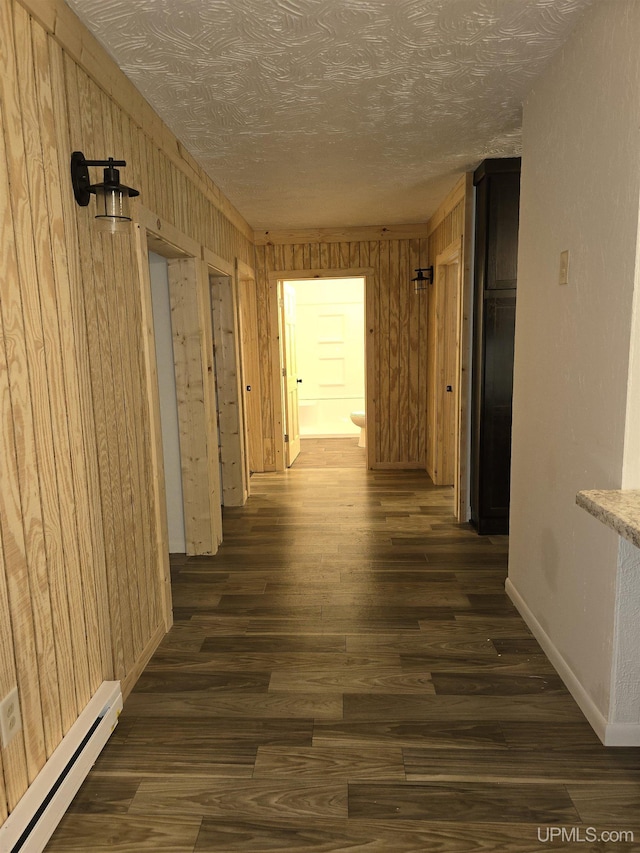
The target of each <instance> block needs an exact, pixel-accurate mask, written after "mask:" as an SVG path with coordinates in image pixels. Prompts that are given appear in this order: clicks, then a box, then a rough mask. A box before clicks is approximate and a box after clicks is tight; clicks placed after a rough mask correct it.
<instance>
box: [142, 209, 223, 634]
mask: <svg viewBox="0 0 640 853" xmlns="http://www.w3.org/2000/svg"><path fill="white" fill-rule="evenodd" d="M135 216H136V219H135V225H136V227H135V251H136V258H137V264H138V275H139V280H140V284H141V287H140V291H141V306H142V323H143V335H142V340H143V347H142V349H143V352H142V357H143V359H144V364H145V371H146V375H147V377H148V382H147V387H146V389H145V390H146V393H147V403H148V411H149V421H150V433H151V439H152V440H151V446H150V455H151V465H152V471H153V497H152V498H151V500H150V502H151V503H152V505H153V513H154V520H155V527H156V550H157V553H158V570H159V573H160V576H161V583H162V588H163V615H164V623H165V628H166V629H167V630H169V628H170V627H171V625H172V622H173V615H172V600H171V575H170V568H169V534H168V527H167V509H166V485H165V475H164V461H163V449H162V427H161V422H160V398H159V392H158V378H157V363H156V350H155V329H154V325H153V308H152V304H151V280H150V274H149V251H153V252H155V253H156V254H158V255H161V256H162V257H165V258H166V259H167V260H168V261H169V262H172V261H173V262H178V263H183V264H184V265H185V273H186V275H187V276H188V278H185V282H186V285H187V286H185V287H184V288H182V294H183V296H184V298H185V300H186V304H187V307H188V310H189V313H190V315H191V316H193V317H195V318H197V323H198V328H197V329H195V330H193V333H194V334H193V337H194V342H195V340H197V348H198V351H199V352H198V356H197V357H196V358H194V359H193V363H192V364H190V365H189V367H188V375H186V376H185V377H184V381H183V383H182V385H183V386H185V385H186V384H188V383H190V382H191V380H192V379H195V380H196V381H197V382H199V383H200V385H201V395H200V398H199V400H197V401H195V402H194V401H193V400H191V399H189V398H185V399H183V400H182V402H180V401H179V406H182V408H183V412H184V416H185V417H186V418H189V417H191V416H192V415H193V416H194V418H195V420H194V425H195V426H196V427H197V428H201V429H202V430H203V431H204V435H203V440H204V442H205V444H204V447H205V454H206V465H205V470H204V472H203V468H202V460H201V459H200V458H198V459H195V460H193V464H190V455H189V454H188V453H187V454H183V448H182V447H181V455H184V459H183V460H182V463H181V470H182V485H183V494H185V495H186V496H189V497H185V527H186V528H187V529H185V534H186V539H187V551H188V553H192V554H215V553H216V551H217V550H218V545H219V544H220V542H221V541H222V517H221V511H220V479H219V472H218V447H217V437H216V440H215V442H214V441H213V440H212V436H211V435H210V433H209V432H208V431H207V429H206V424H207V423H210V417H211V409H212V407H213V406H214V404H215V399H214V396H213V393H212V392H213V390H214V389H213V388H212V386H211V382H210V381H209V378H210V377H211V376H212V373H213V365H212V358H213V352H212V347H211V346H209V341H210V340H211V304H210V299H209V294H208V277H207V276H206V275H205V274H204V273H205V270H204V265H203V263H202V249H201V246H200V245H199V244H198V243H196V242H195V241H194V240H192V239H191V238H190V237H188V236H187V235H186V234H183V233H182V232H181V231H179V230H178V229H176V228H175V227H174V226H173V225H171V223H169V222H166V221H165V220H163V219H162V218H161V217H159V216H157V214H155V213H153V212H152V211H150V210H148V209H147V208H145V207H144V206H143V205H141V204H138V205H136V214H135ZM189 371H192V372H193V373H194V377H191V375H190V374H189ZM195 374H197V375H195ZM203 475H204V476H203ZM187 500H189V501H190V502H191V504H192V505H193V507H194V508H196V509H197V510H198V512H197V516H198V517H197V518H191V519H188V518H187V516H188V515H189V513H188V511H187ZM191 515H193V513H191Z"/></svg>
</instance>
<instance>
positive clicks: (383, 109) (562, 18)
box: [67, 0, 602, 230]
mask: <svg viewBox="0 0 640 853" xmlns="http://www.w3.org/2000/svg"><path fill="white" fill-rule="evenodd" d="M67 1H68V2H69V5H70V6H71V7H72V8H73V9H74V10H75V11H76V13H77V14H78V15H79V16H80V18H81V19H82V20H83V21H84V23H85V24H86V25H87V26H88V27H89V29H91V30H92V31H93V32H94V34H95V35H96V36H97V37H98V38H99V39H100V40H101V41H102V43H103V44H104V45H105V46H106V48H107V49H108V50H109V52H110V53H111V54H112V56H113V57H114V58H115V59H116V61H117V63H118V64H119V65H120V67H121V68H122V69H123V71H124V72H125V73H126V74H127V75H128V76H129V78H130V79H131V80H132V82H133V83H134V84H135V85H136V86H137V88H138V89H139V90H140V91H141V92H142V94H143V95H144V96H145V97H146V98H147V100H148V101H149V102H150V104H151V105H152V106H153V107H154V109H155V110H156V112H158V113H159V115H160V116H161V117H162V118H163V119H164V120H165V122H166V123H167V124H168V126H169V127H170V128H171V129H172V131H173V132H174V133H175V134H176V136H177V137H178V138H179V139H180V140H181V141H182V142H183V143H184V145H185V147H186V148H187V149H188V150H189V151H190V152H191V153H192V154H193V155H194V156H195V157H196V158H197V159H198V160H199V161H200V163H201V164H202V166H203V167H204V168H205V169H206V171H207V172H208V173H209V174H210V176H211V177H212V179H213V180H214V181H215V182H216V183H217V184H218V186H220V187H221V189H222V190H223V191H224V192H225V193H226V195H227V196H228V197H229V199H230V200H231V201H232V202H233V203H234V204H235V205H236V207H237V208H238V209H239V210H240V212H241V213H242V214H243V215H244V216H245V218H246V219H247V220H248V221H249V223H250V224H251V225H252V226H254V227H255V228H257V229H260V230H262V229H275V228H293V227H298V228H307V227H313V228H319V227H337V226H349V225H376V224H384V225H394V224H402V223H413V222H424V221H426V219H428V217H429V216H430V215H431V213H432V212H433V211H434V209H435V208H436V207H437V205H438V204H439V203H440V201H441V200H442V198H443V196H444V195H445V194H446V193H447V192H448V190H449V189H450V188H451V187H452V186H453V184H454V183H455V181H456V179H457V177H458V176H459V175H460V173H461V172H463V171H465V170H467V169H470V168H474V167H475V166H476V165H477V164H478V163H479V162H480V161H481V160H482V159H483V158H484V157H488V156H495V157H502V156H513V155H516V154H518V153H519V145H520V122H521V101H522V98H523V96H524V95H525V94H526V93H527V91H528V90H529V88H530V87H531V85H532V82H533V80H534V79H535V77H536V75H537V74H538V73H539V72H540V71H541V70H542V68H543V67H544V66H545V65H546V64H547V62H548V60H549V58H550V57H551V56H552V54H554V53H555V52H556V51H557V50H558V48H559V47H560V45H561V44H562V43H563V42H564V41H565V40H566V38H567V37H568V35H569V33H570V31H571V30H572V29H573V27H574V25H575V24H576V22H577V20H578V18H579V17H580V15H581V14H582V12H583V11H584V10H585V9H586V8H587V7H588V6H590V5H591V4H592V2H593V0H137V2H135V3H132V2H130V0H67ZM601 2H602V0H601ZM116 153H117V152H116Z"/></svg>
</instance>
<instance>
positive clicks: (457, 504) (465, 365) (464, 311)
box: [427, 230, 471, 521]
mask: <svg viewBox="0 0 640 853" xmlns="http://www.w3.org/2000/svg"><path fill="white" fill-rule="evenodd" d="M469 259H470V250H469V244H468V241H467V238H466V230H465V234H464V235H461V236H460V237H458V238H456V239H455V240H453V241H452V242H451V243H449V245H448V246H446V248H445V249H444V250H443V251H442V252H440V253H439V254H438V255H437V257H436V259H435V263H434V276H433V281H434V284H433V289H432V290H431V293H432V294H433V299H434V300H437V298H438V297H437V286H438V273H439V268H441V267H443V266H448V265H449V264H451V263H453V262H454V261H456V260H457V262H458V277H457V283H456V287H457V300H456V301H457V324H456V341H457V346H456V388H455V394H456V407H455V408H456V461H455V474H454V483H453V486H454V512H455V515H456V519H457V520H458V521H466V520H467V519H468V502H469V483H468V476H469V475H468V471H469V453H470V448H469V417H470V408H469V400H470V397H469V380H470V369H469V368H470V353H471V340H470V322H469V318H470V307H469V306H470V305H471V280H470V277H469V272H468V270H469V267H470V260H469ZM434 311H437V305H436V304H434ZM434 316H435V315H434ZM433 358H434V376H435V373H436V370H437V364H438V360H437V345H436V346H435V347H434V350H433ZM436 400H437V388H436V387H432V388H431V389H430V391H429V396H428V405H429V411H428V414H427V417H428V419H429V421H430V424H431V428H432V429H433V426H434V424H435V423H436V418H437V405H436ZM434 409H435V410H434ZM436 438H437V436H436V435H435V434H434V435H433V436H432V441H434V442H435V440H436ZM433 453H434V455H435V451H433Z"/></svg>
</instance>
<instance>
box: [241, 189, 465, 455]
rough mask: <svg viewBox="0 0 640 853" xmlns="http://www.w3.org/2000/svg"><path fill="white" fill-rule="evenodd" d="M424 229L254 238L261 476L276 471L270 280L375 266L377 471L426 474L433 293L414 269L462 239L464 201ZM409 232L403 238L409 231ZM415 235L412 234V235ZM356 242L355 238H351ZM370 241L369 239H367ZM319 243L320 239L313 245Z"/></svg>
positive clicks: (459, 198) (373, 282) (373, 283)
mask: <svg viewBox="0 0 640 853" xmlns="http://www.w3.org/2000/svg"><path fill="white" fill-rule="evenodd" d="M456 192H457V196H456V197H455V198H454V202H455V206H454V207H453V209H451V210H447V209H446V208H445V209H444V211H443V212H442V213H440V212H438V214H436V216H437V219H436V218H435V217H434V218H432V220H431V223H429V224H427V225H425V226H423V227H422V233H421V231H420V228H419V226H418V227H416V226H411V228H409V227H405V228H404V229H398V233H395V231H394V229H369V232H370V233H369V235H367V233H366V229H353V231H352V234H350V233H349V231H343V232H338V231H335V232H330V233H329V232H327V233H325V234H323V233H322V232H313V233H309V232H299V233H298V234H296V232H288V233H286V234H280V233H273V232H271V233H265V234H256V243H257V246H256V272H257V298H258V312H257V313H258V321H259V328H258V335H259V341H260V353H261V356H260V362H261V365H262V368H263V369H262V373H261V377H260V380H261V389H262V404H263V405H262V415H263V420H262V429H263V455H262V460H261V462H262V464H263V466H264V468H263V470H265V471H272V470H274V469H275V455H274V437H275V424H274V417H273V407H272V405H271V400H272V399H273V394H274V393H279V391H278V389H274V388H273V387H272V371H271V369H270V355H269V353H270V346H271V341H270V339H269V324H268V317H269V300H270V299H272V298H273V296H272V293H270V289H269V276H270V274H271V273H273V272H274V271H278V272H280V271H287V270H297V271H301V270H312V269H313V270H315V269H349V268H357V267H373V269H374V275H373V277H372V285H373V289H374V294H373V305H374V312H373V314H374V316H373V323H372V328H373V330H374V332H373V334H374V346H373V351H374V369H373V381H374V397H375V401H376V424H375V430H374V434H375V436H376V446H375V462H374V464H375V467H379V468H412V467H420V468H423V467H424V465H425V460H426V446H427V418H426V412H427V375H428V374H427V369H428V365H427V352H428V343H427V342H428V330H429V328H430V323H432V321H433V316H432V310H433V306H432V305H430V300H429V293H430V291H426V292H423V293H420V294H415V293H414V292H413V290H412V287H411V284H410V280H411V279H412V278H413V277H414V275H415V272H414V270H415V269H417V268H418V267H427V266H428V265H430V264H432V263H433V262H434V261H435V258H436V256H437V254H438V253H439V252H441V251H442V249H444V248H445V247H446V246H447V245H449V243H451V242H452V241H453V240H454V239H456V238H457V237H459V236H460V234H461V233H462V229H463V226H464V197H463V196H460V192H459V187H458V188H457V190H456ZM403 232H404V233H403ZM411 232H413V233H411ZM350 236H352V237H353V238H357V239H351V240H350V239H349V237H350ZM367 236H370V238H371V239H363V238H365V237H367ZM309 237H313V238H314V240H309V239H308V238H309Z"/></svg>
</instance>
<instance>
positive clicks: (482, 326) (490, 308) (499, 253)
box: [471, 157, 520, 534]
mask: <svg viewBox="0 0 640 853" xmlns="http://www.w3.org/2000/svg"><path fill="white" fill-rule="evenodd" d="M474 185H475V187H476V230H475V261H474V271H475V277H474V280H475V300H474V318H473V334H474V352H473V379H472V382H473V393H472V411H471V523H472V525H473V526H474V527H475V528H476V530H477V531H478V533H493V534H499V533H508V531H509V485H510V467H511V397H512V393H513V341H514V333H515V319H516V285H517V269H518V209H519V202H520V158H519V157H511V158H508V159H502V160H485V161H484V162H483V163H481V164H480V166H479V167H478V168H477V169H476V171H475V173H474Z"/></svg>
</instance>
